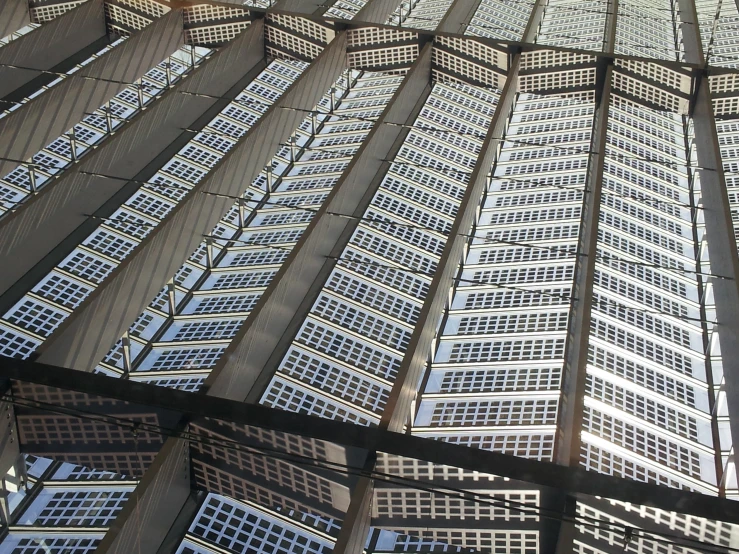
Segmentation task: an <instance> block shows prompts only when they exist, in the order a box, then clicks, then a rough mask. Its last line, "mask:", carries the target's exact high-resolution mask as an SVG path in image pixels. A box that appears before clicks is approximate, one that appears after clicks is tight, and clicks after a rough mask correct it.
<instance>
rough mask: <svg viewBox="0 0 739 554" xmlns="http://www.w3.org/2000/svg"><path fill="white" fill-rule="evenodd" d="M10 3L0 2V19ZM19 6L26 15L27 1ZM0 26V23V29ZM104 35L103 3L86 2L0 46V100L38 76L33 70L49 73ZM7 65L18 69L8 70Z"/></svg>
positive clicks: (105, 32)
mask: <svg viewBox="0 0 739 554" xmlns="http://www.w3.org/2000/svg"><path fill="white" fill-rule="evenodd" d="M10 3H12V2H11V0H7V1H4V2H2V3H0V9H1V10H3V11H2V16H0V17H4V16H5V9H6V7H5V5H6V4H10ZM18 3H20V2H18ZM23 4H25V10H26V12H28V4H27V2H25V1H24V2H23ZM8 9H12V7H8ZM26 18H27V17H26ZM2 24H3V22H2V20H0V26H1V25H2ZM106 34H107V31H106V28H105V13H104V12H103V2H102V0H89V1H88V2H85V3H84V4H82V5H81V6H78V7H77V8H75V9H73V10H71V11H68V12H67V13H65V14H63V15H60V16H59V17H57V18H56V19H54V20H53V21H50V22H49V23H46V24H45V25H43V26H42V27H40V28H38V29H35V30H34V31H32V32H30V33H28V34H27V35H24V36H22V37H20V38H17V39H15V40H14V41H12V42H10V43H9V44H7V45H6V46H3V47H2V48H0V98H4V97H5V96H7V95H8V94H10V93H11V92H13V91H14V90H16V89H18V88H19V87H21V86H23V85H25V84H27V83H28V82H30V81H31V80H33V79H35V78H36V77H39V75H41V73H40V72H39V71H34V70H51V69H52V68H54V67H55V66H56V65H57V64H59V63H61V62H63V61H64V60H66V59H67V58H69V57H70V56H72V55H74V54H76V53H77V52H79V51H80V50H82V49H84V48H86V47H87V46H90V45H91V44H93V43H94V42H95V41H97V40H100V39H101V38H104V37H105V36H106ZM5 35H6V33H2V32H0V37H4V36H5ZM5 64H8V65H5ZM11 65H12V66H19V67H9V66H11ZM20 67H23V68H29V69H20Z"/></svg>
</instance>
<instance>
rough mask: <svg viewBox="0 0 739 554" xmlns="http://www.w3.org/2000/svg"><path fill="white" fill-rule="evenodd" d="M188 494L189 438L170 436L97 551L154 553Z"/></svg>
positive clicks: (103, 552) (109, 552)
mask: <svg viewBox="0 0 739 554" xmlns="http://www.w3.org/2000/svg"><path fill="white" fill-rule="evenodd" d="M189 496H190V456H189V445H188V442H187V441H186V440H183V439H169V440H168V441H167V442H166V443H165V444H164V446H163V447H162V449H161V450H160V451H159V454H158V455H157V457H156V459H155V460H154V463H153V464H152V465H151V466H150V467H149V469H148V470H147V472H146V474H145V475H144V477H143V479H141V481H139V483H138V484H137V485H136V488H135V489H134V491H133V492H132V493H131V496H130V497H129V499H128V501H127V502H126V504H125V505H124V506H123V509H122V510H121V511H120V513H119V514H118V516H117V517H116V519H115V521H114V522H113V524H112V525H111V526H110V528H109V529H108V531H107V532H106V533H105V536H104V537H103V539H102V541H101V542H100V544H99V545H98V547H97V549H96V550H95V552H96V553H98V554H129V553H130V552H137V553H140V554H155V553H156V552H157V551H158V550H159V547H160V546H161V544H162V542H163V541H164V539H165V538H166V537H167V534H168V533H169V529H170V527H171V526H172V524H173V523H174V522H175V520H176V519H177V516H178V514H179V513H180V510H181V509H182V507H183V506H184V505H185V502H186V501H187V499H188V497H189Z"/></svg>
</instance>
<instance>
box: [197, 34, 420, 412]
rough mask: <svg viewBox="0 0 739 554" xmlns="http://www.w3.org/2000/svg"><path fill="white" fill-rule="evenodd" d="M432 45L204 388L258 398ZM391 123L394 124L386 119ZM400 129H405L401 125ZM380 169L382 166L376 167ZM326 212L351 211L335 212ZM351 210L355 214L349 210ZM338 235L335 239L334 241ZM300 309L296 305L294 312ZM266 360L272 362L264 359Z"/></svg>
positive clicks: (362, 199) (370, 179)
mask: <svg viewBox="0 0 739 554" xmlns="http://www.w3.org/2000/svg"><path fill="white" fill-rule="evenodd" d="M430 80H431V45H430V44H429V45H427V46H426V47H425V49H424V50H423V52H422V53H421V54H420V55H419V57H418V59H417V60H416V62H415V64H414V66H413V67H412V68H411V70H410V71H409V73H408V75H407V77H406V78H405V80H404V82H403V84H402V85H401V86H400V87H399V88H398V90H397V91H396V92H395V94H394V95H393V98H392V99H391V100H390V102H389V103H388V106H387V108H386V109H385V111H384V112H383V114H382V115H381V116H380V118H379V120H378V121H377V123H375V125H374V127H373V129H372V130H371V131H370V133H369V134H368V136H367V138H366V139H365V140H364V142H363V143H362V146H360V148H359V150H358V151H357V153H356V154H355V156H354V158H353V160H352V162H351V163H350V164H349V167H348V168H347V169H346V170H345V172H344V174H343V176H342V177H341V179H340V180H339V182H338V183H337V184H336V185H335V186H334V188H333V190H332V191H331V193H330V195H329V197H328V198H327V199H326V200H325V201H324V203H323V205H322V207H321V208H320V210H319V213H318V214H316V216H315V217H314V218H313V219H312V221H311V223H310V225H309V226H308V228H307V229H306V231H305V232H304V233H303V235H302V237H301V239H300V241H298V244H297V245H296V246H295V248H294V249H293V250H292V252H291V254H290V256H289V257H288V259H287V260H286V261H285V262H284V263H283V264H282V267H281V268H280V270H279V271H278V273H277V275H276V276H275V278H274V279H273V281H272V283H271V285H270V286H269V288H268V289H267V290H266V291H265V292H264V294H263V295H262V297H261V299H260V300H259V302H258V303H257V305H256V306H255V307H254V309H253V310H252V312H251V314H250V317H249V319H248V320H247V322H246V323H245V324H244V325H243V326H242V328H241V329H240V330H239V332H238V333H237V335H236V336H235V337H234V338H233V340H232V341H231V344H230V345H229V347H228V348H227V349H226V351H225V352H224V354H223V355H222V356H221V359H220V360H221V361H220V362H219V363H218V365H216V367H215V368H213V371H212V372H211V374H210V376H209V377H208V379H207V380H206V382H205V385H204V388H205V389H206V390H208V391H209V394H211V395H214V396H219V397H222V398H229V399H232V400H240V401H243V400H244V399H246V400H247V401H249V402H258V401H259V399H260V398H261V396H262V393H263V392H264V390H265V389H266V386H267V384H268V383H269V381H270V379H271V378H272V375H273V373H274V370H275V368H276V364H277V363H279V361H280V360H281V359H282V357H283V355H284V353H285V352H286V350H287V348H288V347H289V344H290V342H291V340H292V337H293V336H294V334H295V333H296V332H297V328H298V326H299V325H300V322H301V321H302V317H301V315H303V314H304V313H305V312H307V311H308V310H309V309H310V306H311V305H312V300H313V299H312V298H308V297H307V295H308V294H309V293H310V292H311V291H313V292H314V296H316V295H317V294H318V292H319V291H320V288H321V286H322V283H323V282H325V280H326V279H327V278H328V274H329V273H330V270H331V268H333V266H334V265H335V263H336V260H334V259H330V258H329V256H331V255H332V254H333V253H334V252H335V251H336V249H337V248H341V247H343V244H345V243H346V241H348V240H349V237H350V236H351V233H352V232H353V230H354V229H355V228H356V226H357V225H358V224H359V220H358V219H357V218H358V217H361V215H362V214H363V213H364V210H365V208H366V206H367V205H368V204H369V201H370V200H371V196H372V194H373V193H374V190H375V188H376V187H377V186H379V181H380V178H378V175H379V176H380V177H381V176H382V175H384V172H385V171H387V167H388V164H387V163H386V162H383V160H384V159H386V156H387V155H388V153H389V152H390V150H391V148H392V146H393V143H394V142H395V141H396V140H397V139H398V137H399V136H401V134H403V132H404V131H405V130H404V129H403V127H401V125H405V124H409V123H412V121H413V120H412V118H411V115H410V114H412V112H413V111H414V108H415V106H416V104H418V102H419V101H420V100H421V99H423V98H425V96H426V95H427V94H428V92H429V91H430ZM392 123H395V124H396V125H392ZM406 132H407V131H406ZM380 172H382V173H380ZM326 212H332V213H342V214H348V215H351V216H352V217H351V218H346V217H336V216H334V215H331V214H330V213H329V214H327V213H326ZM355 216H356V217H355ZM340 240H344V242H343V243H342V244H338V243H339V241H340ZM301 310H302V312H301ZM270 360H272V362H273V363H271V364H270V363H269V362H270Z"/></svg>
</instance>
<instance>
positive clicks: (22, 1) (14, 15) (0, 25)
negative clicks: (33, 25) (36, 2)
mask: <svg viewBox="0 0 739 554" xmlns="http://www.w3.org/2000/svg"><path fill="white" fill-rule="evenodd" d="M30 22H31V12H30V10H29V9H28V1H27V0H0V38H3V37H7V36H8V35H9V34H11V33H15V32H16V31H17V30H18V29H20V28H21V27H23V26H25V25H28V24H29V23H30Z"/></svg>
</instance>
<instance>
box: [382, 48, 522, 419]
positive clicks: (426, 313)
mask: <svg viewBox="0 0 739 554" xmlns="http://www.w3.org/2000/svg"><path fill="white" fill-rule="evenodd" d="M519 59H520V55H516V56H515V57H514V61H513V63H512V67H511V69H510V71H509V73H508V77H507V80H506V83H505V86H504V88H503V91H502V92H501V95H500V99H499V101H498V106H497V108H496V110H495V113H494V114H493V118H492V121H491V123H490V126H489V127H488V131H487V133H486V135H485V139H484V141H483V143H482V146H481V149H480V154H479V155H478V159H477V162H476V164H475V167H474V168H473V170H472V173H471V174H470V177H469V182H468V183H467V186H466V188H465V192H464V196H463V197H462V199H461V201H460V204H459V210H458V212H457V215H456V217H455V218H454V222H453V223H452V227H451V229H450V231H449V239H448V240H447V242H446V244H445V246H444V250H443V251H442V254H441V257H440V259H439V263H438V267H437V270H436V272H435V274H434V276H433V278H432V280H431V283H430V285H429V291H428V294H427V295H426V299H425V301H424V303H423V306H422V307H421V312H420V314H419V316H418V321H417V322H416V324H415V327H414V329H413V333H412V334H411V338H410V341H409V343H408V347H407V349H406V352H405V355H404V356H403V360H402V361H401V363H400V368H399V369H398V376H397V377H396V379H395V383H394V385H393V388H392V390H391V391H390V395H389V397H388V400H387V404H386V405H385V410H384V412H383V414H382V418H381V421H380V427H382V428H387V429H389V430H391V431H395V432H400V431H401V430H402V428H403V425H404V424H405V423H407V422H408V418H409V415H410V406H411V402H412V400H413V399H414V398H415V395H416V393H417V390H416V389H417V387H418V383H419V381H420V378H421V375H422V373H423V371H424V369H425V368H426V363H427V361H428V359H429V356H430V355H431V354H432V342H433V340H434V338H435V336H436V334H437V330H438V326H439V322H440V321H441V316H442V314H443V312H444V310H445V308H446V306H447V302H448V300H449V291H450V290H451V289H452V285H453V284H454V277H455V276H456V274H457V271H458V262H459V261H460V260H461V259H462V255H463V252H464V248H465V244H466V243H467V241H468V237H467V235H468V234H469V230H470V229H471V228H472V224H473V222H474V221H475V217H476V214H477V210H478V207H479V205H480V199H481V198H482V193H483V191H484V190H485V186H486V184H487V182H488V175H489V174H490V169H491V168H492V166H493V161H494V160H495V158H496V156H497V153H498V145H499V143H500V138H501V137H502V136H503V133H504V131H505V128H506V125H507V123H508V116H509V115H510V110H511V107H512V105H513V101H514V99H515V97H516V92H517V85H518V67H519Z"/></svg>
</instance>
